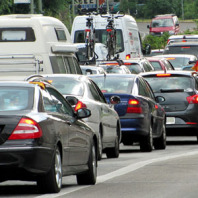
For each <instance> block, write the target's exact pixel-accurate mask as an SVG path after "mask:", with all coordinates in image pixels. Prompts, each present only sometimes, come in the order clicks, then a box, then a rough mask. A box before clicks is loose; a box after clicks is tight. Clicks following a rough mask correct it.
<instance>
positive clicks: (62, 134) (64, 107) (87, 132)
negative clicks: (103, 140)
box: [0, 82, 98, 193]
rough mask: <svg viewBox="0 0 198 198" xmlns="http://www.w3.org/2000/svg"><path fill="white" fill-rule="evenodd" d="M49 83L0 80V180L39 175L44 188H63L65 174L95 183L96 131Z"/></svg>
mask: <svg viewBox="0 0 198 198" xmlns="http://www.w3.org/2000/svg"><path fill="white" fill-rule="evenodd" d="M88 116H90V111H89V110H88V109H80V110H78V111H77V112H74V111H73V108H72V107H71V105H70V104H69V103H68V102H67V101H66V100H65V98H64V97H63V96H62V95H61V94H60V93H59V92H58V91H57V90H56V89H55V88H53V87H52V86H51V85H50V84H48V83H44V82H0V181H1V182H2V181H6V180H24V181H37V185H38V187H39V189H40V190H42V191H43V192H52V193H56V192H59V191H60V190H61V185H62V176H66V175H76V177H77V182H78V184H95V182H96V176H97V157H96V156H97V152H98V151H97V140H96V135H95V133H94V132H93V131H92V129H91V128H89V126H88V125H86V124H85V123H84V122H83V121H82V120H81V118H85V117H88Z"/></svg>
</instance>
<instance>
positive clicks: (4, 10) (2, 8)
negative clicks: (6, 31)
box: [0, 0, 13, 14]
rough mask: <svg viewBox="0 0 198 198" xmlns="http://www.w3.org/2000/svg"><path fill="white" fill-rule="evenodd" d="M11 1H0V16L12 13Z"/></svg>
mask: <svg viewBox="0 0 198 198" xmlns="http://www.w3.org/2000/svg"><path fill="white" fill-rule="evenodd" d="M12 7H13V0H1V1H0V14H9V13H11V12H12Z"/></svg>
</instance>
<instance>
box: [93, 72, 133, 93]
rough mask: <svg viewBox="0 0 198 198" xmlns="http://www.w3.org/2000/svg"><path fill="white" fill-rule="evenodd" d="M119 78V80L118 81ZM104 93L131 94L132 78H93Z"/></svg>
mask: <svg viewBox="0 0 198 198" xmlns="http://www.w3.org/2000/svg"><path fill="white" fill-rule="evenodd" d="M118 78H119V80H118ZM92 80H93V81H94V82H95V83H96V84H97V85H98V87H99V88H100V90H101V91H102V92H103V93H126V94H128V93H131V90H132V86H133V81H132V79H131V78H120V77H109V76H108V77H107V78H103V77H102V78H92Z"/></svg>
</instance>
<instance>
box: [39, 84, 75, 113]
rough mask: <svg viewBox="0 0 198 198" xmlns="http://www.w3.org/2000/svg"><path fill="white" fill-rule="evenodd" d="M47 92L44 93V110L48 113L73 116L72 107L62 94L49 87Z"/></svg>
mask: <svg viewBox="0 0 198 198" xmlns="http://www.w3.org/2000/svg"><path fill="white" fill-rule="evenodd" d="M47 91H48V92H47ZM47 91H43V101H44V108H45V110H46V111H50V112H58V113H63V114H67V115H70V116H73V109H72V107H71V106H70V105H69V103H68V102H67V101H66V100H65V99H64V97H63V96H62V95H61V94H60V93H58V92H57V91H56V90H54V89H52V88H49V87H48V88H47Z"/></svg>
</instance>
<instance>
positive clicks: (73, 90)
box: [47, 77, 84, 96]
mask: <svg viewBox="0 0 198 198" xmlns="http://www.w3.org/2000/svg"><path fill="white" fill-rule="evenodd" d="M47 79H48V80H50V82H51V84H52V85H53V86H54V87H55V88H56V89H57V90H58V91H59V92H60V93H61V94H63V95H77V96H82V95H83V94H84V86H83V83H82V82H80V81H78V80H75V79H73V78H50V77H48V78H47Z"/></svg>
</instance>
